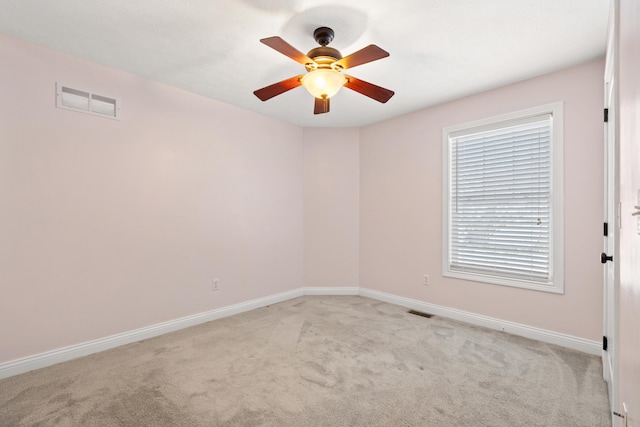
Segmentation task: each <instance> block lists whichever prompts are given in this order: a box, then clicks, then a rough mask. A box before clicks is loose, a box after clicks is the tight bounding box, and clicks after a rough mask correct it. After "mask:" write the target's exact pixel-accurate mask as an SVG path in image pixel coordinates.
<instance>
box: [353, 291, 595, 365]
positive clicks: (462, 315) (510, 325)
mask: <svg viewBox="0 0 640 427" xmlns="http://www.w3.org/2000/svg"><path fill="white" fill-rule="evenodd" d="M359 295H362V296H364V297H369V298H373V299H377V300H380V301H384V302H388V303H391V304H396V305H400V306H403V307H407V308H410V309H413V310H418V311H422V312H425V313H430V314H433V315H436V316H442V317H447V318H449V319H454V320H459V321H462V322H466V323H470V324H472V325H478V326H484V327H485V328H489V329H495V330H498V331H504V332H507V333H510V334H513V335H519V336H522V337H525V338H531V339H534V340H538V341H542V342H546V343H549V344H556V345H559V346H562V347H567V348H571V349H574V350H578V351H581V352H583V353H588V354H592V355H594V356H600V355H601V351H602V343H600V342H599V341H593V340H588V339H585V338H578V337H574V336H572V335H567V334H562V333H559V332H554V331H549V330H546V329H540V328H535V327H533V326H527V325H523V324H520V323H515V322H510V321H507V320H501V319H496V318H494V317H488V316H482V315H479V314H475V313H470V312H468V311H462V310H457V309H455V308H449V307H444V306H441V305H436V304H431V303H428V302H423V301H419V300H414V299H410V298H405V297H399V296H396V295H392V294H387V293H384V292H379V291H374V290H371V289H366V288H360V291H359Z"/></svg>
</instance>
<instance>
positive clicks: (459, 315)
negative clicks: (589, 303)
mask: <svg viewBox="0 0 640 427" xmlns="http://www.w3.org/2000/svg"><path fill="white" fill-rule="evenodd" d="M303 295H361V296H364V297H368V298H373V299H377V300H380V301H384V302H388V303H391V304H396V305H400V306H403V307H407V308H411V309H414V310H419V311H423V312H427V313H431V314H434V315H437V316H443V317H448V318H451V319H455V320H460V321H462V322H467V323H471V324H474V325H479V326H484V327H487V328H490V329H496V330H500V331H504V332H508V333H511V334H514V335H520V336H523V337H527V338H531V339H535V340H538V341H542V342H547V343H551V344H557V345H560V346H563V347H568V348H572V349H574V350H579V351H582V352H584V353H589V354H593V355H600V350H601V347H600V343H599V342H598V341H591V340H587V339H583V338H577V337H573V336H571V335H565V334H561V333H558V332H553V331H547V330H544V329H539V328H534V327H531V326H526V325H521V324H519V323H514V322H509V321H505V320H500V319H495V318H492V317H487V316H481V315H478V314H474V313H469V312H466V311H462V310H457V309H453V308H448V307H443V306H439V305H435V304H431V303H427V302H423V301H418V300H414V299H410V298H405V297H400V296H396V295H392V294H387V293H384V292H378V291H374V290H370V289H366V288H358V287H330V286H326V287H303V288H298V289H294V290H292V291H288V292H282V293H279V294H276V295H271V296H268V297H264V298H258V299H254V300H251V301H247V302H243V303H239V304H234V305H230V306H228V307H223V308H218V309H215V310H211V311H206V312H204V313H198V314H194V315H191V316H186V317H181V318H179V319H175V320H170V321H168V322H162V323H158V324H156V325H151V326H147V327H144V328H140V329H135V330H133V331H128V332H123V333H120V334H116V335H111V336H108V337H105V338H100V339H97V340H92V341H87V342H84V343H80V344H75V345H71V346H68V347H64V348H60V349H56V350H51V351H47V352H45V353H40V354H36V355H33V356H27V357H24V358H21V359H17V360H12V361H9V362H5V363H0V379H2V378H8V377H12V376H14V375H18V374H22V373H25V372H29V371H32V370H34V369H40V368H45V367H47V366H51V365H54V364H56V363H60V362H66V361H68V360H73V359H76V358H78V357H83V356H88V355H90V354H94V353H98V352H100V351H104V350H109V349H112V348H115V347H119V346H121V345H125V344H131V343H134V342H137V341H141V340H145V339H149V338H153V337H156V336H158V335H162V334H166V333H169V332H174V331H177V330H179V329H184V328H188V327H190V326H195V325H199V324H201V323H206V322H210V321H212V320H216V319H221V318H223V317H228V316H233V315H235V314H240V313H243V312H245V311H249V310H255V309H256V308H261V307H266V306H268V305H271V304H276V303H278V302H282V301H286V300H290V299H293V298H297V297H300V296H303Z"/></svg>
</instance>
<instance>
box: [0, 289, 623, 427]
mask: <svg viewBox="0 0 640 427" xmlns="http://www.w3.org/2000/svg"><path fill="white" fill-rule="evenodd" d="M0 425H2V426H394V427H395V426H509V427H513V426H545V427H549V426H558V427H570V426H581V427H584V426H594V427H602V426H610V425H611V424H610V421H609V412H608V401H607V390H606V384H605V383H604V381H603V380H602V366H601V363H600V359H599V358H598V357H594V356H590V355H586V354H583V353H580V352H576V351H573V350H568V349H565V348H562V347H557V346H554V345H550V344H544V343H540V342H537V341H532V340H528V339H525V338H520V337H516V336H512V335H508V334H505V333H501V332H497V331H492V330H488V329H484V328H479V327H474V326H470V325H467V324H463V323H460V322H456V321H452V320H447V319H445V318H441V317H432V318H429V319H428V318H423V317H419V316H415V315H412V314H408V313H407V310H406V309H405V308H402V307H399V306H396V305H392V304H387V303H382V302H379V301H376V300H372V299H368V298H363V297H350V296H339V297H317V296H316V297H312V296H308V297H301V298H296V299H293V300H290V301H286V302H283V303H280V304H276V305H273V306H270V307H266V308H262V309H258V310H254V311H251V312H247V313H244V314H240V315H237V316H233V317H229V318H225V319H221V320H218V321H215V322H210V323H207V324H203V325H200V326H196V327H192V328H189V329H185V330H182V331H178V332H175V333H171V334H167V335H163V336H161V337H157V338H154V339H150V340H146V341H143V342H138V343H135V344H130V345H127V346H124V347H120V348H117V349H114V350H110V351H106V352H103V353H99V354H95V355H92V356H88V357H85V358H82V359H78V360H74V361H71V362H66V363H61V364H58V365H55V366H52V367H49V368H45V369H41V370H38V371H33V372H30V373H26V374H23V375H19V376H15V377H12V378H7V379H5V380H2V381H0Z"/></svg>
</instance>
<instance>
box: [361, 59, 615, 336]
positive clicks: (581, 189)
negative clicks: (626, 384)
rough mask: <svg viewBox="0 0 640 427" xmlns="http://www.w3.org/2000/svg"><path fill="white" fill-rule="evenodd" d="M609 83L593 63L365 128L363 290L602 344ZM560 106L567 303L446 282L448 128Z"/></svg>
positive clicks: (556, 297) (520, 292)
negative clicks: (560, 103) (427, 280)
mask: <svg viewBox="0 0 640 427" xmlns="http://www.w3.org/2000/svg"><path fill="white" fill-rule="evenodd" d="M603 74H604V63H603V61H597V62H592V63H588V64H585V65H581V66H578V67H573V68H570V69H567V70H563V71H558V72H555V73H552V74H548V75H545V76H542V77H538V78H533V79H530V80H527V81H524V82H521V83H518V84H514V85H510V86H506V87H503V88H500V89H496V90H492V91H489V92H485V93H481V94H478V95H475V96H470V97H467V98H464V99H461V100H458V101H455V102H451V103H447V104H444V105H440V106H437V107H434V108H430V109H426V110H423V111H419V112H416V113H413V114H410V115H406V116H403V117H400V118H397V119H394V120H390V121H387V122H383V123H379V124H376V125H372V126H369V127H366V128H363V129H362V130H361V134H360V286H361V287H364V288H370V289H374V290H378V291H382V292H387V293H390V294H394V295H399V296H404V297H408V298H414V299H417V300H421V301H425V302H429V303H433V304H437V305H442V306H446V307H450V308H457V309H460V310H465V311H469V312H472V313H476V314H481V315H486V316H491V317H495V318H499V319H503V320H508V321H512V322H517V323H521V324H525V325H529V326H534V327H539V328H543V329H547V330H551V331H557V332H561V333H566V334H570V335H574V336H578V337H583V338H586V339H592V340H600V338H601V336H602V266H601V265H600V263H599V259H598V256H599V254H600V252H601V249H602V234H601V233H602V218H603V213H602V211H603V208H602V206H603V178H602V177H603V146H602V138H603V123H602V105H603ZM556 101H563V102H564V118H565V123H564V149H565V152H564V156H565V165H564V167H565V170H564V178H565V188H564V194H565V205H564V212H565V239H564V241H565V293H564V295H558V294H550V293H546V292H539V291H530V290H524V289H518V288H511V287H504V286H497V285H490V284H483V283H476V282H469V281H464V280H457V279H452V278H445V277H443V276H442V253H441V250H442V249H441V246H442V245H441V242H442V148H441V145H442V136H441V135H442V128H443V127H446V126H451V125H455V124H460V123H465V122H469V121H472V120H477V119H483V118H487V117H491V116H495V115H499V114H503V113H509V112H513V111H517V110H522V109H525V108H530V107H535V106H538V105H543V104H548V103H552V102H556ZM423 274H428V275H429V276H430V281H431V285H429V286H424V285H423V284H422V281H423Z"/></svg>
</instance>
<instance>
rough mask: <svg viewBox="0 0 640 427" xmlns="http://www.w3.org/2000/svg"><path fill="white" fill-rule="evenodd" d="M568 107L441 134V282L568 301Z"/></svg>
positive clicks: (553, 107) (468, 125)
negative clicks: (564, 247) (564, 158)
mask: <svg viewBox="0 0 640 427" xmlns="http://www.w3.org/2000/svg"><path fill="white" fill-rule="evenodd" d="M562 152H563V150H562V104H561V103H556V104H551V105H546V106H542V107H537V108H532V109H529V110H525V111H519V112H516V113H512V114H506V115H503V116H499V117H494V118H491V119H486V120H480V121H476V122H472V123H466V124H463V125H458V126H452V127H448V128H445V129H443V153H444V165H445V167H444V191H443V195H444V200H443V218H444V221H443V223H444V230H443V231H444V232H443V248H444V254H443V275H445V276H448V277H455V278H460V279H466V280H474V281H480V282H487V283H494V284H498V285H506V286H515V287H521V288H527V289H535V290H543V291H548V292H555V293H563V292H564V287H563V286H564V285H563V268H562V266H563V260H562V256H563V251H562V242H563V235H562V217H563V216H562Z"/></svg>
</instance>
